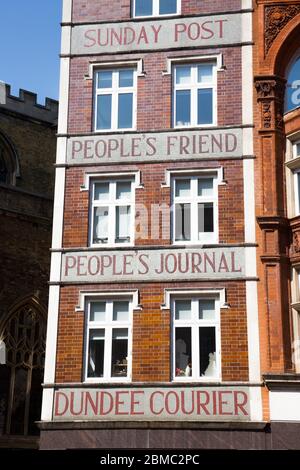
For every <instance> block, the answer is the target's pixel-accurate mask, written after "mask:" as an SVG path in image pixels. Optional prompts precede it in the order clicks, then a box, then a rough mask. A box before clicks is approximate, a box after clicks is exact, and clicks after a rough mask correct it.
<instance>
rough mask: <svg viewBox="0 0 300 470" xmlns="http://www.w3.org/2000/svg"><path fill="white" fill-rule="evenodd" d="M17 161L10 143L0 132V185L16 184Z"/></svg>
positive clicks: (17, 173) (14, 150)
mask: <svg viewBox="0 0 300 470" xmlns="http://www.w3.org/2000/svg"><path fill="white" fill-rule="evenodd" d="M17 176H19V160H18V155H17V152H16V149H15V147H14V145H13V144H12V142H11V141H10V140H9V139H8V137H7V136H6V135H4V134H3V133H2V132H1V131H0V183H5V184H16V177H17Z"/></svg>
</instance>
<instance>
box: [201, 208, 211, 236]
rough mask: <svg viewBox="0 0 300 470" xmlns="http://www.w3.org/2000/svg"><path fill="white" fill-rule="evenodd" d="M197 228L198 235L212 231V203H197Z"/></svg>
mask: <svg viewBox="0 0 300 470" xmlns="http://www.w3.org/2000/svg"><path fill="white" fill-rule="evenodd" d="M198 230H199V235H200V234H201V233H207V232H211V233H212V232H213V231H214V205H213V204H212V203H205V204H198Z"/></svg>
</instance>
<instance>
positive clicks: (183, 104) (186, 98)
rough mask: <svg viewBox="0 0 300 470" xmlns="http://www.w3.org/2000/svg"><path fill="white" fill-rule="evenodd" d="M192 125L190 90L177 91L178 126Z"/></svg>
mask: <svg viewBox="0 0 300 470" xmlns="http://www.w3.org/2000/svg"><path fill="white" fill-rule="evenodd" d="M190 124H191V92H190V90H177V91H176V125H177V126H189V125H190Z"/></svg>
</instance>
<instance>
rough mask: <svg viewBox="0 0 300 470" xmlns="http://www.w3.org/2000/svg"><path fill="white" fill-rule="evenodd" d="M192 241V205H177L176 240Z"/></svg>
mask: <svg viewBox="0 0 300 470" xmlns="http://www.w3.org/2000/svg"><path fill="white" fill-rule="evenodd" d="M190 239H191V205H190V204H176V205H175V240H177V241H182V240H190Z"/></svg>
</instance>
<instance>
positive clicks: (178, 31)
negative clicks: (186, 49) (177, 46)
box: [174, 23, 186, 42]
mask: <svg viewBox="0 0 300 470" xmlns="http://www.w3.org/2000/svg"><path fill="white" fill-rule="evenodd" d="M185 31H186V25H185V24H184V23H176V24H175V38H174V41H175V42H178V40H179V34H182V33H184V32H185Z"/></svg>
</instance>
